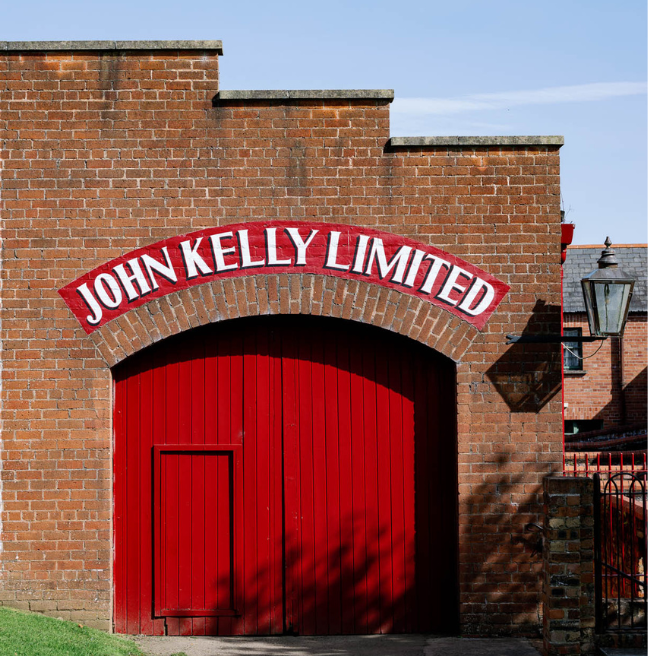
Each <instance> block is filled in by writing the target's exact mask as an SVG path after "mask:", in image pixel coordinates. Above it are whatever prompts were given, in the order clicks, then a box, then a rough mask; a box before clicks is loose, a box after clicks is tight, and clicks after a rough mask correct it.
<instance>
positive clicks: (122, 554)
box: [113, 365, 128, 633]
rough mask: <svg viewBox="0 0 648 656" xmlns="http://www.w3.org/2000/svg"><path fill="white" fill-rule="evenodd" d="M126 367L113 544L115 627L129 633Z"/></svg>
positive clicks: (118, 397)
mask: <svg viewBox="0 0 648 656" xmlns="http://www.w3.org/2000/svg"><path fill="white" fill-rule="evenodd" d="M125 366H126V365H123V366H122V369H121V370H120V374H121V375H120V376H119V377H116V379H115V383H114V387H113V389H114V394H115V409H114V419H113V423H114V428H115V436H116V438H118V439H115V442H114V444H115V447H114V452H113V477H114V481H115V485H114V492H113V493H114V499H115V519H114V530H113V545H114V549H115V563H114V570H113V576H114V581H115V583H114V585H115V597H114V613H115V615H114V625H115V631H116V632H117V633H126V631H127V628H128V623H127V616H126V613H127V604H126V577H127V568H128V560H127V554H126V544H127V540H126V539H125V537H123V536H127V535H128V526H127V522H126V516H125V512H126V507H127V499H128V489H127V485H126V483H127V481H126V476H125V473H126V462H127V459H126V439H127V434H126V416H127V412H128V407H127V403H126V400H127V390H126V380H125V378H124V375H125V374H124V369H125Z"/></svg>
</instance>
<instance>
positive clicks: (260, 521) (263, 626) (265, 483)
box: [254, 330, 273, 635]
mask: <svg viewBox="0 0 648 656" xmlns="http://www.w3.org/2000/svg"><path fill="white" fill-rule="evenodd" d="M256 342H257V356H256V370H257V380H256V383H257V384H256V390H255V395H254V398H256V417H255V418H256V430H257V461H256V465H257V466H256V518H257V532H258V541H257V544H256V576H257V578H258V585H257V602H258V611H257V612H258V620H257V621H258V626H257V631H258V633H259V635H268V634H269V633H270V616H271V599H272V592H273V591H272V562H271V548H270V547H271V544H270V543H271V541H272V537H273V536H272V534H271V530H270V527H271V525H270V505H271V503H270V502H271V491H270V441H271V436H272V434H271V426H272V417H271V413H272V411H273V408H271V405H270V400H271V382H272V381H271V376H270V371H271V358H270V354H269V339H268V333H267V331H263V330H260V331H259V332H258V333H257V338H256Z"/></svg>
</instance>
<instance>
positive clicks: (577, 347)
mask: <svg viewBox="0 0 648 656" xmlns="http://www.w3.org/2000/svg"><path fill="white" fill-rule="evenodd" d="M582 334H583V329H582V328H563V335H573V336H575V337H580V336H581V335H582ZM563 351H564V353H565V371H582V370H583V343H582V342H564V347H563Z"/></svg>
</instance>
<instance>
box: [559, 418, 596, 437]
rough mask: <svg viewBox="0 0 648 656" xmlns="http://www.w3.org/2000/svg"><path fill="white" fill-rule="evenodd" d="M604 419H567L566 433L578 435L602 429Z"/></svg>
mask: <svg viewBox="0 0 648 656" xmlns="http://www.w3.org/2000/svg"><path fill="white" fill-rule="evenodd" d="M601 428H603V420H602V419H567V420H565V435H578V433H589V432H590V431H596V430H601Z"/></svg>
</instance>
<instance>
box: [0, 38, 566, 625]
mask: <svg viewBox="0 0 648 656" xmlns="http://www.w3.org/2000/svg"><path fill="white" fill-rule="evenodd" d="M68 47H69V46H68ZM121 48H122V49H120V47H119V46H114V45H113V46H108V45H106V46H101V47H100V46H95V47H94V49H85V50H84V49H82V48H81V47H78V48H77V49H75V50H69V49H68V50H60V49H59V50H51V51H48V52H44V51H43V50H42V49H41V50H38V49H31V50H30V49H24V50H23V51H21V52H16V51H13V50H12V49H11V46H10V45H7V44H5V47H4V48H3V50H0V75H1V76H2V78H4V80H5V88H6V91H5V93H4V94H3V96H2V98H1V99H0V112H1V118H0V131H1V132H0V134H1V135H2V172H1V175H2V178H1V193H2V215H1V218H2V361H3V365H2V366H3V369H2V503H3V506H2V541H3V549H2V564H1V570H0V571H1V579H0V600H1V602H2V603H4V604H8V605H12V606H18V607H25V608H30V609H32V610H37V611H43V612H47V613H48V614H52V615H55V616H60V617H67V618H72V619H75V620H78V621H83V622H84V623H87V624H92V625H96V626H100V627H103V628H106V629H109V628H110V627H111V616H112V615H111V613H112V610H111V603H112V601H111V590H112V582H111V563H112V538H111V513H112V490H111V480H112V451H111V449H112V428H111V388H112V379H111V370H110V366H111V365H113V364H114V363H116V362H117V361H119V360H121V359H123V358H124V357H126V356H128V355H129V354H130V353H133V352H135V351H137V350H138V349H140V348H143V347H144V346H146V345H147V344H149V343H151V342H152V341H157V340H159V339H162V338H163V337H165V336H167V335H169V334H172V333H174V332H179V331H182V330H187V329H189V328H190V327H192V326H194V325H198V324H202V323H206V322H211V321H215V320H221V319H230V318H232V317H237V316H244V315H246V314H263V313H267V314H271V313H292V312H299V313H312V314H332V315H334V316H343V317H348V318H350V319H351V320H358V321H365V322H367V323H371V324H375V325H379V326H383V327H384V328H386V329H389V330H394V331H397V332H402V333H404V334H407V335H409V336H410V337H412V338H413V339H417V340H419V341H422V342H423V343H426V344H428V345H430V346H431V347H433V348H437V349H438V350H440V351H441V352H443V353H444V354H446V355H447V356H449V357H451V358H452V359H454V360H455V361H456V362H457V381H458V390H457V401H458V448H459V452H458V462H459V489H458V495H459V526H458V531H459V544H460V547H459V549H460V557H459V559H460V572H459V587H460V603H461V606H460V613H461V628H462V631H463V632H464V633H467V634H476V633H480V634H494V635H498V634H499V635H505V634H511V633H522V634H525V633H526V634H528V633H532V632H534V631H537V630H538V627H539V622H540V619H539V618H540V588H541V581H540V578H541V577H540V570H541V561H540V559H539V557H538V556H537V554H533V553H532V550H531V549H529V548H527V547H526V546H525V545H524V541H523V540H520V539H517V538H520V537H521V536H523V529H524V526H525V525H526V524H527V523H529V522H539V521H540V517H541V515H542V479H543V477H544V476H545V475H547V474H549V473H552V472H555V471H557V469H558V468H559V467H560V463H561V449H562V424H561V399H560V394H559V384H560V358H559V347H558V346H553V345H514V346H511V347H507V346H506V345H505V338H504V335H505V333H508V332H512V333H520V332H522V331H523V330H525V329H528V330H531V331H533V332H539V331H545V332H554V333H555V332H558V330H559V328H560V325H559V321H560V312H559V309H560V212H559V157H558V147H559V146H558V145H557V143H555V142H554V143H551V142H543V141H542V140H541V139H540V140H537V139H536V140H534V139H529V140H527V141H525V140H523V139H521V140H518V141H515V140H510V141H509V142H505V141H502V142H499V143H498V141H497V140H496V139H491V140H490V141H489V140H481V141H480V140H473V141H472V142H471V141H470V140H464V141H463V142H460V141H456V142H455V143H450V145H447V144H444V143H443V141H442V140H439V141H434V140H429V141H427V142H424V141H420V142H416V141H415V142H414V145H412V144H410V143H406V144H405V145H397V143H398V142H396V141H394V143H392V144H391V145H390V141H389V101H388V100H385V99H381V98H371V97H369V98H366V97H365V98H363V97H359V94H356V96H353V95H351V96H349V97H344V94H342V97H338V98H332V97H330V96H324V97H323V98H316V97H310V98H309V97H308V94H305V97H302V98H298V99H294V98H292V99H291V98H288V97H286V96H285V97H283V98H263V97H260V98H257V99H241V100H237V99H223V98H221V99H218V98H216V100H213V99H214V97H215V96H216V94H217V92H218V56H217V55H218V48H215V47H207V46H204V47H203V48H202V49H196V48H195V47H192V46H186V49H184V50H177V49H170V47H167V48H166V49H159V48H158V49H155V48H154V47H153V46H150V47H149V49H137V48H136V47H134V46H133V47H130V48H128V49H124V48H126V46H122V47H121ZM138 48H139V46H138ZM416 143H418V144H419V145H416ZM279 218H290V219H305V220H306V219H308V220H318V221H328V222H336V223H347V224H348V223H350V224H355V225H361V226H372V227H376V228H380V229H381V230H387V231H392V232H395V233H398V234H400V235H403V236H408V237H412V238H414V239H417V240H418V241H420V242H423V243H424V244H434V245H435V246H437V247H439V248H442V249H444V250H446V251H448V252H450V253H452V254H454V255H456V256H458V257H461V258H464V259H466V260H468V261H469V262H471V263H473V264H475V265H476V266H479V267H482V268H483V269H485V270H486V271H488V272H489V273H491V274H493V275H494V276H496V277H498V278H500V279H501V280H503V281H505V282H507V283H508V284H509V285H510V286H511V291H510V293H509V295H508V296H507V297H506V298H505V299H504V301H503V303H502V304H501V305H500V307H499V308H498V310H497V311H496V313H495V314H494V315H493V317H492V318H491V319H490V321H489V323H488V324H487V325H486V327H485V329H484V330H483V331H482V332H477V331H475V330H474V329H473V328H471V327H469V326H467V325H466V324H465V323H464V322H462V321H460V320H458V319H456V318H454V317H451V316H450V315H449V314H448V313H446V312H443V311H439V310H438V309H437V308H433V307H427V306H425V304H424V303H423V302H419V301H416V300H415V299H411V298H408V299H406V300H403V299H402V298H401V296H400V295H399V294H397V293H395V292H389V293H387V291H386V290H384V289H378V288H375V287H373V286H371V285H363V284H360V283H354V282H345V281H340V280H337V279H331V278H324V277H323V278H316V277H312V276H307V275H304V276H299V275H294V276H287V275H286V276H276V277H273V276H267V277H254V276H250V277H248V278H239V279H237V280H236V281H234V282H231V284H230V283H227V284H225V283H223V284H222V285H221V283H217V284H215V285H213V286H211V285H210V286H207V285H205V286H202V287H200V288H195V289H193V290H189V291H187V292H182V293H179V294H178V295H177V297H174V298H171V297H167V298H166V299H165V300H164V301H162V302H157V301H156V302H152V303H149V304H147V305H144V306H142V308H140V309H139V310H136V311H132V312H130V313H129V314H127V315H124V317H121V318H120V319H117V320H115V321H113V322H111V323H109V324H107V326H105V327H104V328H102V329H101V330H99V331H97V333H95V334H93V335H92V336H90V337H88V336H86V335H85V333H84V331H83V330H82V329H81V327H80V326H79V324H78V322H77V321H76V319H75V318H74V317H73V316H72V315H71V313H70V311H69V310H68V308H67V307H66V306H65V304H64V303H63V301H62V299H61V298H60V297H59V295H58V293H57V290H58V289H59V288H61V287H63V286H64V285H65V284H67V283H68V282H70V281H71V280H73V279H75V278H76V277H78V276H80V275H82V274H83V273H85V272H86V271H88V270H90V269H92V268H94V267H95V266H98V265H99V264H101V263H103V262H105V261H107V260H109V259H111V258H115V257H118V256H120V255H122V254H124V253H126V252H128V251H130V250H133V249H135V248H138V247H141V246H144V245H147V244H149V243H153V242H155V241H158V240H160V239H164V238H166V237H169V236H172V235H176V234H181V233H185V232H189V231H192V230H198V229H201V228H204V227H209V226H214V225H225V224H228V223H234V222H242V221H256V220H262V219H279ZM512 538H514V539H512ZM439 566H443V564H442V563H439Z"/></svg>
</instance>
